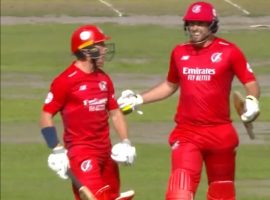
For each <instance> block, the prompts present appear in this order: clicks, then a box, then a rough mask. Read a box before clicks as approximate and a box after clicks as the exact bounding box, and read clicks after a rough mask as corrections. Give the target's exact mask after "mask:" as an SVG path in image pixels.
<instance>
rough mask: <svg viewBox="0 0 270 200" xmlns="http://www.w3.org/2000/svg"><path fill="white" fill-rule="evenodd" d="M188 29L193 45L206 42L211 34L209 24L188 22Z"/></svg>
mask: <svg viewBox="0 0 270 200" xmlns="http://www.w3.org/2000/svg"><path fill="white" fill-rule="evenodd" d="M187 29H188V32H189V37H190V40H191V42H193V43H198V42H201V41H204V40H205V39H206V38H207V37H208V36H209V35H210V34H211V31H210V30H209V23H208V22H199V21H191V22H188V24H187Z"/></svg>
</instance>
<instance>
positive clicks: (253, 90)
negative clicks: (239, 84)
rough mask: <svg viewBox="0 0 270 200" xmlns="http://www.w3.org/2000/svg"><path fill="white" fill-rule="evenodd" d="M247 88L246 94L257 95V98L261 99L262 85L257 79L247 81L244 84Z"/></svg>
mask: <svg viewBox="0 0 270 200" xmlns="http://www.w3.org/2000/svg"><path fill="white" fill-rule="evenodd" d="M244 87H245V90H246V95H247V96H248V95H252V96H254V97H256V98H257V99H259V97H260V87H259V84H258V82H257V81H252V82H249V83H246V84H245V85H244Z"/></svg>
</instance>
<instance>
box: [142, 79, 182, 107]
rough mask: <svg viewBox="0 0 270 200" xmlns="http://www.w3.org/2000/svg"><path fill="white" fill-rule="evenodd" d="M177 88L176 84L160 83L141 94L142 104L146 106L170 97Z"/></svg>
mask: <svg viewBox="0 0 270 200" xmlns="http://www.w3.org/2000/svg"><path fill="white" fill-rule="evenodd" d="M177 88H178V86H177V85H176V84H173V83H170V82H168V81H167V80H165V81H163V82H162V83H160V84H158V85H156V86H155V87H153V88H151V89H150V90H148V91H146V92H143V93H142V94H141V96H142V98H143V103H144V104H146V103H152V102H155V101H160V100H163V99H165V98H167V97H169V96H171V95H172V94H173V93H174V92H175V91H176V90H177Z"/></svg>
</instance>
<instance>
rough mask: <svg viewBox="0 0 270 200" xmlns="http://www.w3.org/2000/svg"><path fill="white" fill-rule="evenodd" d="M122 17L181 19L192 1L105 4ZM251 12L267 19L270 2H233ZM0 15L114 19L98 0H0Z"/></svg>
mask: <svg viewBox="0 0 270 200" xmlns="http://www.w3.org/2000/svg"><path fill="white" fill-rule="evenodd" d="M106 2H108V3H110V4H112V5H113V7H114V8H115V9H117V10H119V11H120V12H122V13H123V14H124V15H183V13H184V11H185V9H186V8H187V6H188V5H189V4H190V3H191V2H193V1H191V0H181V1H179V0H166V4H164V0H155V3H153V2H152V1H146V0H136V1H128V0H106ZM209 2H211V3H213V4H214V5H215V8H216V10H217V11H218V13H219V14H220V16H231V15H245V14H244V13H243V12H242V11H241V10H239V9H237V8H235V7H233V6H232V5H230V4H228V3H226V1H224V0H223V1H222V0H210V1H209ZM232 2H234V3H236V4H237V5H238V6H240V7H241V8H243V9H245V10H247V11H248V12H250V16H264V15H269V7H270V2H269V1H266V0H256V5H254V4H255V3H254V0H237V1H232ZM1 15H6V16H8V15H10V16H43V15H58V16H59V15H70V16H115V15H117V14H116V13H115V12H114V11H113V10H112V9H111V8H108V7H107V6H105V5H104V4H102V3H101V2H100V1H99V0H91V1H89V0H76V1H73V0H57V1H55V0H28V1H26V0H24V1H18V0H2V1H1Z"/></svg>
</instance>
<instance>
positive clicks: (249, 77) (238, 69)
mask: <svg viewBox="0 0 270 200" xmlns="http://www.w3.org/2000/svg"><path fill="white" fill-rule="evenodd" d="M231 64H232V67H233V71H234V73H235V75H236V76H237V78H238V79H239V81H241V83H242V84H245V83H248V82H250V81H254V80H256V78H255V76H254V74H253V71H252V69H251V67H250V65H249V63H248V62H247V60H246V58H245V56H244V54H243V53H242V52H241V50H240V49H239V48H237V47H235V46H234V48H232V52H231Z"/></svg>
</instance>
